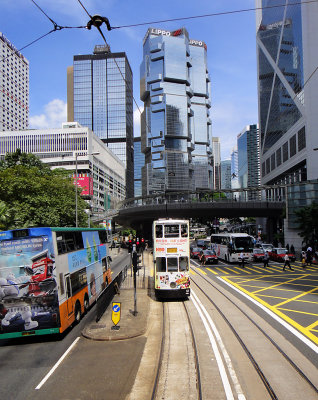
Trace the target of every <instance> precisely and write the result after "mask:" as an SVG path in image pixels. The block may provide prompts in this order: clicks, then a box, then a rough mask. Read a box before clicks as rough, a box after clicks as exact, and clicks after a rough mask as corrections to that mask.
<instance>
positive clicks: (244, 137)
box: [237, 124, 260, 188]
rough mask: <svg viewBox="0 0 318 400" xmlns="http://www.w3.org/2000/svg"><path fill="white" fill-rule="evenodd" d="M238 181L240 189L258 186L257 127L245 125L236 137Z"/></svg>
mask: <svg viewBox="0 0 318 400" xmlns="http://www.w3.org/2000/svg"><path fill="white" fill-rule="evenodd" d="M237 156H238V181H239V186H240V188H250V187H256V186H259V185H260V166H259V164H260V163H259V136H258V126H257V125H256V124H255V125H247V126H246V127H245V128H244V129H243V130H242V132H241V133H240V134H239V135H238V136H237Z"/></svg>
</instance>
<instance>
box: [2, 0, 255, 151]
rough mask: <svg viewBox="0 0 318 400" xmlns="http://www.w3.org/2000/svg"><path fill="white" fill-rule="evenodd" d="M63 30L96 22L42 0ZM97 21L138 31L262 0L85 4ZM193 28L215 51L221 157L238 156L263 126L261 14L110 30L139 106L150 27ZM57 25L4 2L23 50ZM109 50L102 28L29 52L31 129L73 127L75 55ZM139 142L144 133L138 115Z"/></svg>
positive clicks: (5, 17)
mask: <svg viewBox="0 0 318 400" xmlns="http://www.w3.org/2000/svg"><path fill="white" fill-rule="evenodd" d="M35 1H36V3H37V4H38V5H39V6H40V7H41V8H42V9H43V10H44V11H45V13H46V14H47V15H48V16H49V17H50V18H51V19H53V20H54V21H55V22H56V23H57V24H58V25H60V26H85V25H86V24H87V22H88V20H89V17H88V16H87V14H86V13H85V11H84V10H83V8H82V7H81V5H80V3H79V2H78V0H35ZM81 2H82V4H83V5H84V6H85V8H86V9H87V10H88V12H89V13H90V14H91V15H94V14H99V15H102V16H105V17H107V18H108V19H109V21H110V24H111V26H122V25H131V24H138V23H145V22H152V21H158V20H166V19H172V18H182V17H190V16H197V15H204V14H211V13H220V12H225V11H234V10H240V9H249V8H254V7H255V1H254V0H196V1H189V0H170V1H168V0H161V1H156V0H154V1H151V0H147V1H146V0H135V1H133V0H81ZM151 26H152V27H157V28H162V29H167V30H175V29H178V28H181V27H183V26H184V27H185V28H186V29H187V30H188V32H189V36H190V38H191V39H197V40H203V41H204V42H205V43H206V44H207V50H208V52H207V54H208V68H209V72H210V76H211V100H212V108H211V118H212V129H213V136H219V137H220V139H221V157H222V159H226V158H228V157H229V156H230V153H231V150H232V148H233V147H234V146H235V144H236V137H237V135H238V134H239V133H240V132H241V131H242V129H243V128H244V127H245V126H246V125H248V124H254V123H257V122H258V111H257V79H256V42H255V12H254V11H250V12H243V13H235V14H230V15H223V16H214V17H206V18H198V19H190V20H184V21H175V22H162V23H159V24H154V23H152V24H146V25H143V26H138V27H131V28H121V29H115V30H112V31H107V29H106V26H105V25H104V26H103V27H102V30H103V33H104V34H105V36H106V40H107V42H108V43H109V45H110V47H111V51H112V52H119V51H124V52H126V54H127V57H128V60H129V63H130V65H131V67H132V71H133V75H134V98H135V99H136V101H137V103H138V105H139V106H140V107H141V109H142V102H141V101H140V99H139V66H140V63H141V61H142V40H143V37H144V36H145V33H146V31H147V29H148V28H149V27H151ZM52 28H53V25H52V23H51V22H50V21H49V20H48V19H47V17H46V16H45V15H43V14H42V13H41V11H40V10H39V9H38V8H37V7H36V6H35V5H34V4H33V3H32V1H31V0H1V13H0V32H2V33H3V34H4V35H5V36H6V37H7V38H8V39H9V40H10V41H11V43H13V44H14V45H15V46H16V47H17V48H18V49H20V48H22V47H23V46H25V45H27V44H28V43H30V42H32V41H33V40H35V39H37V38H39V37H40V36H41V35H43V34H46V33H47V32H49V31H50V30H51V29H52ZM95 44H103V40H102V38H101V36H100V34H99V33H98V31H97V29H95V28H93V29H92V30H86V29H63V30H61V31H57V32H53V33H52V34H50V35H48V36H47V37H45V38H43V39H42V40H40V41H38V42H37V43H35V44H33V45H32V46H30V47H28V48H26V49H25V50H22V54H23V55H24V56H25V57H26V58H27V59H28V60H29V63H30V128H59V127H60V126H61V122H64V121H66V68H67V66H70V65H72V64H73V55H76V54H90V53H92V52H93V49H94V46H95ZM134 115H135V136H138V135H139V134H140V125H139V112H138V110H137V109H136V110H135V113H134Z"/></svg>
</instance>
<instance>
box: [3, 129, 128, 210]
mask: <svg viewBox="0 0 318 400" xmlns="http://www.w3.org/2000/svg"><path fill="white" fill-rule="evenodd" d="M17 149H20V150H21V151H22V152H23V153H32V154H34V155H36V156H38V157H39V158H40V159H41V161H42V162H43V163H45V164H47V165H49V166H50V168H52V169H54V168H64V169H67V170H69V171H70V174H71V175H73V177H74V181H76V180H77V185H78V187H79V188H81V190H82V191H81V194H82V196H83V197H84V198H85V199H86V200H87V201H88V202H89V203H90V206H91V207H92V212H93V214H95V215H96V214H101V215H103V214H105V211H106V210H107V208H109V204H108V198H109V197H110V199H111V203H112V204H111V207H112V208H116V206H117V205H118V203H119V202H120V201H122V200H124V199H125V166H124V164H123V163H122V161H121V160H119V158H118V157H117V156H116V155H114V154H113V153H112V152H111V151H110V150H109V149H108V148H107V147H106V146H105V144H104V143H103V142H102V141H101V140H100V139H99V138H98V137H97V136H96V135H94V133H93V132H92V131H91V130H90V129H89V128H87V127H82V126H80V125H79V124H78V123H76V122H73V123H65V124H63V127H62V128H61V129H43V130H42V129H41V130H25V131H23V132H19V131H10V132H2V134H1V135H0V159H3V158H4V157H5V155H6V153H13V152H15V151H16V150H17ZM76 169H77V179H76V174H75V171H76Z"/></svg>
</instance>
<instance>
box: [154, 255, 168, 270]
mask: <svg viewBox="0 0 318 400" xmlns="http://www.w3.org/2000/svg"><path fill="white" fill-rule="evenodd" d="M156 268H157V272H166V257H157V258H156Z"/></svg>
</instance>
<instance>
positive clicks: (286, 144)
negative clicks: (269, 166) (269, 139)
mask: <svg viewBox="0 0 318 400" xmlns="http://www.w3.org/2000/svg"><path fill="white" fill-rule="evenodd" d="M287 160H288V142H286V143H284V144H283V162H285V161H287Z"/></svg>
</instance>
